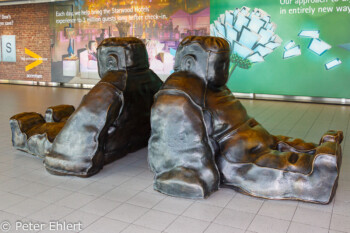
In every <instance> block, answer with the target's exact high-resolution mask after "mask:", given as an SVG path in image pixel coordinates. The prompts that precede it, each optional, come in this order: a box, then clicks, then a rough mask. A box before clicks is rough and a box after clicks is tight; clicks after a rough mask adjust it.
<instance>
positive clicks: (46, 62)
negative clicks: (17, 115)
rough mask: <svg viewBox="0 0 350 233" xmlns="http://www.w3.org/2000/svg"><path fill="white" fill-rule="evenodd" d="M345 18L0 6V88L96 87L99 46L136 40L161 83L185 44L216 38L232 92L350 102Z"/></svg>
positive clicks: (325, 11) (179, 3)
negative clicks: (226, 49) (225, 54)
mask: <svg viewBox="0 0 350 233" xmlns="http://www.w3.org/2000/svg"><path fill="white" fill-rule="evenodd" d="M347 9H349V7H348V3H347V2H345V1H328V2H301V1H298V0H296V1H287V0H281V1H277V2H276V1H275V0H266V1H261V0H246V1H242V0H137V1H125V0H117V1H114V0H68V1H55V2H50V3H37V4H22V5H7V6H3V5H1V6H0V79H1V80H24V81H34V82H35V81H38V82H57V83H68V84H95V83H97V82H98V80H99V75H98V69H97V57H96V56H97V55H96V49H97V47H98V45H99V43H100V42H101V41H102V40H104V39H106V38H109V37H137V38H139V39H141V40H142V41H143V42H144V43H145V45H146V48H147V51H148V55H149V63H150V68H151V69H152V70H153V71H154V72H155V73H157V74H158V75H159V76H160V78H161V79H162V80H165V79H166V78H167V77H168V76H169V74H171V73H172V72H173V65H174V58H175V54H176V49H177V47H178V45H179V43H180V41H181V40H182V39H183V38H185V37H186V36H189V35H194V36H208V35H212V36H218V37H222V38H225V39H226V40H227V41H228V43H229V44H230V47H231V51H232V53H231V57H230V79H229V82H228V87H229V88H230V89H231V90H232V91H233V92H239V93H257V94H277V95H296V96H315V97H331V98H350V92H349V91H348V90H347V87H348V86H349V85H350V78H349V77H350V34H349V33H348V31H349V28H350V20H349V17H350V14H349V13H348V12H349V11H347ZM28 22H30V25H31V26H30V28H28V27H27V26H26V25H27V23H28ZM339 22H342V23H341V24H339ZM334 25H337V26H336V27H335V26H334Z"/></svg>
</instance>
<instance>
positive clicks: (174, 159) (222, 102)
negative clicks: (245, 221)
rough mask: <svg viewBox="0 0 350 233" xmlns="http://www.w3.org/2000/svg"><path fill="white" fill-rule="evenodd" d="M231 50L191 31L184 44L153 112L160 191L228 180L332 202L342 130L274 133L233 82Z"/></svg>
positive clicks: (151, 156)
mask: <svg viewBox="0 0 350 233" xmlns="http://www.w3.org/2000/svg"><path fill="white" fill-rule="evenodd" d="M229 55H230V48H229V44H228V42H227V41H225V40H224V39H222V38H217V37H195V36H192V37H187V38H185V39H184V40H183V41H182V42H181V43H180V45H179V47H178V49H177V52H176V57H175V67H174V70H175V73H173V74H172V75H171V76H170V77H169V78H168V79H167V80H166V82H165V83H164V85H163V86H162V88H161V89H160V90H159V92H158V93H157V94H156V95H155V102H154V104H153V106H152V110H151V127H152V134H151V137H150V140H149V145H148V161H149V165H150V167H151V170H152V171H153V172H154V173H155V178H154V189H155V190H157V191H159V192H162V193H165V194H168V195H171V196H177V197H185V198H206V197H208V196H209V195H210V194H211V193H212V192H214V191H216V190H218V189H219V187H220V186H221V187H230V188H233V189H235V190H237V191H239V192H241V193H244V194H247V195H251V196H255V197H262V198H267V199H292V200H302V201H306V202H314V203H322V204H327V203H329V202H330V201H331V200H332V198H333V196H334V194H335V190H336V188H337V183H338V177H339V171H340V165H341V147H340V143H341V141H342V139H343V135H342V132H340V131H338V132H336V131H329V132H327V133H326V134H325V135H324V136H323V137H322V138H321V140H320V143H319V144H314V143H307V142H304V141H303V140H301V139H292V138H289V137H285V136H273V135H271V134H270V133H269V132H268V131H267V130H265V129H264V128H263V127H262V126H261V125H260V124H259V123H258V122H257V121H256V120H254V119H253V118H251V117H249V116H248V114H247V112H246V110H245V108H244V107H243V105H242V104H241V103H240V102H239V101H238V100H237V99H235V97H234V95H233V94H232V92H231V91H230V90H229V89H228V88H227V87H226V85H225V84H226V82H227V80H228V68H229Z"/></svg>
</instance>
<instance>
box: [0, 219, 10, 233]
mask: <svg viewBox="0 0 350 233" xmlns="http://www.w3.org/2000/svg"><path fill="white" fill-rule="evenodd" d="M0 229H1V230H2V231H3V232H8V231H9V230H10V229H11V223H9V222H8V221H3V222H2V223H1V224H0Z"/></svg>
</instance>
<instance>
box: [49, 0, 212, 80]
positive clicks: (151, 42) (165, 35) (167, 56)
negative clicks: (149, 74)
mask: <svg viewBox="0 0 350 233" xmlns="http://www.w3.org/2000/svg"><path fill="white" fill-rule="evenodd" d="M50 14H51V16H52V17H51V28H52V30H53V32H52V38H51V41H52V42H53V44H52V80H53V81H55V82H68V83H96V82H97V81H98V80H99V75H98V70H97V57H96V48H97V46H98V44H99V43H100V42H101V41H102V40H103V39H106V38H109V37H130V36H132V37H137V38H139V39H141V40H142V41H144V43H145V45H146V48H147V51H148V55H149V62H150V68H151V69H152V70H153V71H154V72H156V73H157V74H158V75H159V76H160V77H164V78H166V77H167V76H168V75H169V74H170V73H171V72H172V70H173V65H174V57H175V52H176V49H177V46H178V45H179V43H180V41H181V40H182V39H183V38H184V37H186V36H189V35H198V36H204V35H209V21H210V11H209V0H195V1H193V0H191V1H190V0H180V1H171V0H141V1H112V0H110V1H94V0H85V1H82V0H80V1H74V2H72V3H71V4H67V2H64V3H56V4H54V5H53V7H52V8H51V11H50Z"/></svg>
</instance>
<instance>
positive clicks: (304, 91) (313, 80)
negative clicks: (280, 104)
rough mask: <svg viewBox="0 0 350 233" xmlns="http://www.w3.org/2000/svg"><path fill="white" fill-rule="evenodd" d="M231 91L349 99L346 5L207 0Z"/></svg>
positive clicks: (307, 0)
mask: <svg viewBox="0 0 350 233" xmlns="http://www.w3.org/2000/svg"><path fill="white" fill-rule="evenodd" d="M210 18H211V34H212V35H215V36H220V37H224V38H226V39H227V40H228V41H229V43H230V44H231V48H232V55H231V67H230V68H231V73H232V75H231V78H230V80H229V82H228V87H229V88H230V89H231V90H232V91H234V92H241V93H259V94H276V95H298V96H314V97H333V98H350V1H348V0H264V1H262V0H245V1H242V0H240V1H238V0H211V16H210Z"/></svg>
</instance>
